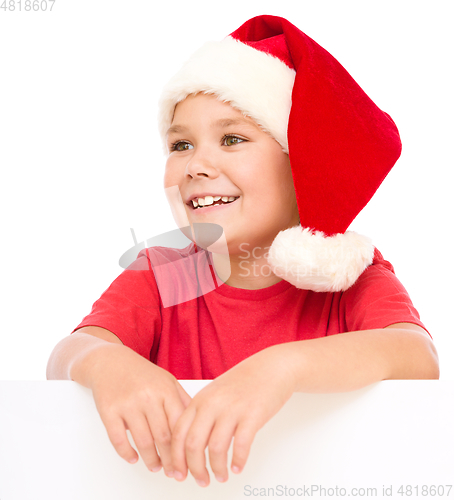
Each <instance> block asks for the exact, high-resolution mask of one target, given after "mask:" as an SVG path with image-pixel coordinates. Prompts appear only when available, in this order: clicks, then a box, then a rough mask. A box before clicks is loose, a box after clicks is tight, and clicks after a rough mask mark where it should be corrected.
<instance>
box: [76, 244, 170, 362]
mask: <svg viewBox="0 0 454 500" xmlns="http://www.w3.org/2000/svg"><path fill="white" fill-rule="evenodd" d="M84 326H99V327H101V328H105V329H107V330H109V331H111V332H112V333H114V334H115V335H116V336H117V337H118V338H119V339H120V340H121V341H122V342H123V344H124V345H126V346H128V347H130V348H131V349H133V350H134V351H135V352H137V353H138V354H140V355H141V356H143V357H145V358H147V359H154V357H155V353H156V352H155V351H156V350H157V346H158V344H159V335H160V332H161V312H160V298H159V293H158V288H157V285H156V281H155V278H154V274H153V271H152V269H151V266H150V262H149V258H148V257H147V254H146V252H141V253H140V254H139V256H138V258H137V259H136V260H135V261H134V262H133V264H131V265H130V266H129V267H128V268H127V269H125V270H124V271H123V272H122V273H121V274H120V276H119V277H118V278H117V279H116V280H115V281H114V282H113V283H112V284H111V285H110V286H109V288H108V289H107V290H106V291H105V292H104V293H103V294H102V295H101V297H100V298H99V299H98V300H97V301H96V302H95V303H94V304H93V307H92V310H91V312H90V314H88V316H86V317H85V318H84V319H83V320H82V322H81V323H80V324H79V325H78V326H77V327H76V328H75V329H74V331H75V330H77V329H79V328H82V327H84Z"/></svg>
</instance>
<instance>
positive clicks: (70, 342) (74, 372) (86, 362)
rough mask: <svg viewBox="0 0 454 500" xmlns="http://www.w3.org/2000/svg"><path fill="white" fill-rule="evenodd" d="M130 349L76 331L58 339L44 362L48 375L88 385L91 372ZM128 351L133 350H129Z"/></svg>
mask: <svg viewBox="0 0 454 500" xmlns="http://www.w3.org/2000/svg"><path fill="white" fill-rule="evenodd" d="M127 351H131V350H130V349H128V348H127V347H125V346H124V345H122V344H119V343H113V342H109V341H107V340H104V339H102V338H98V337H95V336H93V335H89V334H87V333H83V332H81V331H77V332H75V333H73V334H72V335H70V336H68V337H65V338H64V339H63V340H61V341H60V342H59V343H58V344H57V345H56V346H55V348H54V350H53V351H52V353H51V355H50V358H49V361H48V364H47V372H46V374H47V378H48V379H56V380H75V381H76V382H78V383H79V384H81V385H83V386H85V387H90V386H91V385H90V377H91V373H92V372H93V370H94V369H96V367H97V366H99V365H102V364H104V363H106V361H107V360H108V361H109V362H114V360H115V358H117V357H122V356H125V355H128V354H129V352H127ZM131 354H134V353H133V352H132V351H131Z"/></svg>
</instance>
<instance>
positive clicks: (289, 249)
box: [268, 226, 374, 292]
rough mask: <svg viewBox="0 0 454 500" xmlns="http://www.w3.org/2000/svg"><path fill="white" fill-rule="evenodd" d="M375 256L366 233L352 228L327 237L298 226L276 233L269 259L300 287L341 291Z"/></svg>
mask: <svg viewBox="0 0 454 500" xmlns="http://www.w3.org/2000/svg"><path fill="white" fill-rule="evenodd" d="M373 257H374V246H373V244H372V241H371V240H370V239H369V238H367V237H366V236H362V235H360V234H357V233H354V232H353V231H347V232H346V233H344V234H336V235H334V236H325V235H324V233H322V232H320V231H312V230H310V229H308V228H304V229H303V228H301V226H297V227H292V228H290V229H286V230H285V231H281V232H280V233H279V234H278V235H277V236H276V238H275V240H274V241H273V244H272V245H271V247H270V250H269V253H268V262H269V264H270V266H271V269H272V270H273V272H274V274H276V275H277V276H279V277H280V278H282V279H284V280H285V281H288V282H289V283H291V284H292V285H294V286H296V287H297V288H302V289H304V290H313V291H314V292H339V291H344V290H347V289H348V288H350V287H351V286H352V285H353V284H354V283H355V281H356V280H357V279H358V278H359V276H360V275H361V274H362V272H363V271H364V270H365V269H366V268H367V267H368V266H369V265H370V264H371V263H372V260H373Z"/></svg>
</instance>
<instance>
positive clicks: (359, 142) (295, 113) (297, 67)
mask: <svg viewBox="0 0 454 500" xmlns="http://www.w3.org/2000/svg"><path fill="white" fill-rule="evenodd" d="M199 92H203V93H206V94H214V95H216V96H218V97H219V99H221V100H223V101H226V102H229V103H230V104H231V105H232V106H233V107H234V108H236V109H238V110H240V111H242V112H243V113H245V114H246V115H248V116H250V117H251V118H253V119H254V120H255V121H256V122H257V123H258V124H259V125H260V126H261V127H262V128H263V129H264V130H265V131H267V132H269V133H270V134H271V135H272V136H273V137H274V138H275V139H276V141H278V142H279V143H280V144H281V146H282V148H283V150H284V151H285V152H287V153H288V154H289V158H290V165H291V168H292V174H293V181H294V186H295V192H296V198H297V203H298V211H299V215H300V224H301V226H297V227H294V228H291V229H287V230H285V231H281V232H280V233H279V234H278V235H277V237H276V239H275V240H274V242H273V244H272V246H271V248H270V250H269V257H268V260H269V263H270V265H271V268H272V270H273V272H274V273H275V274H276V275H277V276H279V277H281V278H283V279H284V280H286V281H289V282H290V283H292V284H293V285H295V286H296V287H298V288H303V289H308V290H314V291H317V292H319V291H322V292H335V291H341V290H346V289H347V288H349V287H350V286H351V285H353V284H354V283H355V281H356V280H357V278H358V277H359V276H360V275H361V273H362V272H363V271H364V270H365V269H366V268H367V266H368V265H370V264H371V263H372V260H373V255H374V247H373V245H372V243H371V241H370V239H369V238H367V237H365V236H361V235H359V234H356V233H354V232H349V231H346V230H347V228H348V226H349V225H350V223H351V222H352V221H353V219H354V218H355V217H356V216H357V215H358V213H359V212H360V211H361V210H362V208H363V207H364V206H365V205H366V204H367V203H368V201H369V200H370V199H371V197H372V196H373V194H374V193H375V191H376V190H377V188H378V187H379V185H380V184H381V183H382V181H383V179H384V178H385V176H386V175H387V174H388V172H389V171H390V170H391V168H392V166H393V165H394V163H395V162H396V161H397V159H398V158H399V156H400V152H401V142H400V138H399V133H398V130H397V128H396V126H395V124H394V122H393V121H392V119H391V118H390V116H389V115H388V114H386V113H385V112H383V111H381V110H380V109H379V108H378V107H377V106H376V105H375V104H374V103H373V102H372V100H371V99H370V98H369V97H368V96H367V95H366V94H365V92H364V91H363V90H362V89H361V88H360V87H359V85H358V84H357V83H356V82H355V81H354V80H353V78H352V77H351V76H350V75H349V73H348V72H347V71H346V70H345V68H343V67H342V66H341V65H340V64H339V62H338V61H337V60H336V59H335V58H334V57H333V56H331V54H329V53H328V52H327V51H326V50H325V49H323V48H322V47H321V46H320V45H318V44H317V43H316V42H314V41H313V40H312V39H311V38H309V37H308V36H307V35H305V34H304V33H303V32H301V31H300V30H299V29H298V28H296V27H295V26H294V25H293V24H291V23H290V22H288V21H287V20H286V19H283V18H280V17H275V16H259V17H255V18H253V19H250V20H249V21H247V22H246V23H245V24H243V25H242V26H241V27H240V28H239V29H238V30H236V31H234V32H233V33H232V34H231V35H230V36H228V37H227V38H225V39H224V40H222V41H219V42H209V43H207V44H205V45H203V46H202V47H201V48H200V49H199V50H198V51H197V52H196V53H195V54H193V56H192V57H191V58H190V59H189V60H188V61H187V62H186V63H185V65H184V66H183V68H182V69H181V70H180V71H179V72H178V73H177V74H176V75H175V76H174V77H173V78H172V79H171V80H170V81H169V83H168V84H167V85H166V87H165V88H164V91H163V94H162V96H161V100H160V109H159V128H160V132H161V135H162V137H163V138H164V137H165V134H166V132H167V130H168V128H169V127H170V124H171V122H172V118H173V113H174V110H175V106H176V104H177V103H178V102H180V101H182V100H184V99H185V98H186V97H187V96H188V95H190V94H197V93H199Z"/></svg>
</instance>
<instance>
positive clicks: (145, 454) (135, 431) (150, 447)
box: [128, 414, 161, 472]
mask: <svg viewBox="0 0 454 500" xmlns="http://www.w3.org/2000/svg"><path fill="white" fill-rule="evenodd" d="M128 428H129V430H130V432H131V435H132V438H133V439H134V443H136V446H137V449H138V450H139V454H140V456H141V457H142V460H143V461H144V463H145V465H146V466H147V468H148V469H149V470H151V471H153V472H157V471H159V470H161V460H160V458H159V456H158V453H157V451H156V445H155V441H154V439H153V435H152V433H151V430H150V427H149V425H148V421H147V419H146V418H145V416H144V415H142V414H139V415H137V416H135V417H134V419H133V420H131V419H130V421H129V423H128Z"/></svg>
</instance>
